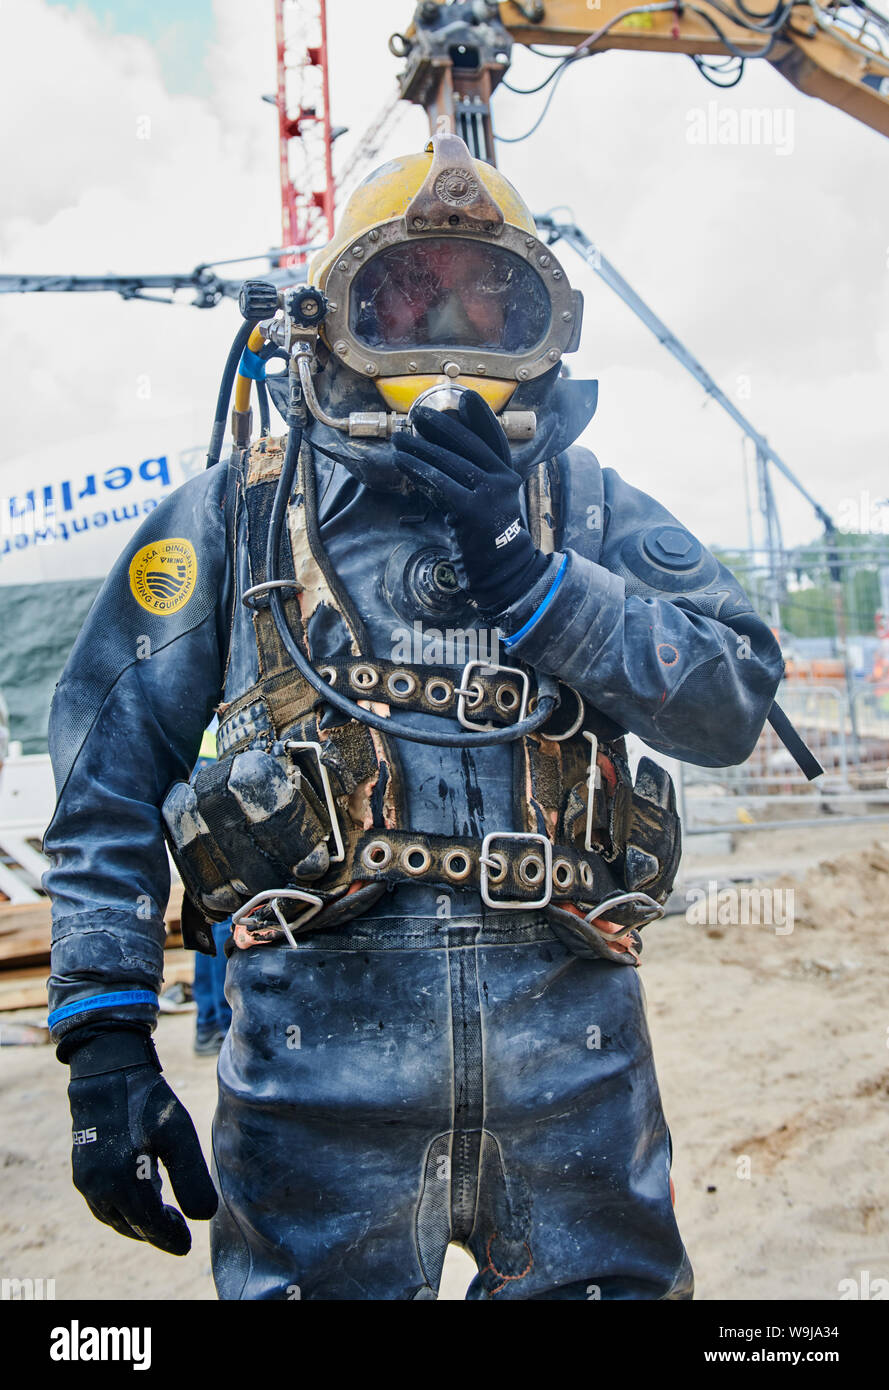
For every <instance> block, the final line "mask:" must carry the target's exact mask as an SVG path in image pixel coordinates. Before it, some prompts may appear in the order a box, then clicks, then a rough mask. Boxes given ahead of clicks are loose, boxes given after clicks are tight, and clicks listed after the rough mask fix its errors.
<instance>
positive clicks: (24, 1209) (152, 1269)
mask: <svg viewBox="0 0 889 1390" xmlns="http://www.w3.org/2000/svg"><path fill="white" fill-rule="evenodd" d="M887 832H889V826H886V825H883V826H870V825H867V826H845V827H843V826H838V827H826V828H825V829H824V830H821V829H818V830H811V829H797V830H777V831H770V832H768V831H764V832H755V833H753V834H745V835H739V836H738V837H737V847H736V850H735V852H734V853H733V854H731V855H729V854H728V853H727V852H726V849H725V846H722V847H719V848H718V849H717V850H713V851H709V852H708V851H706V850H703V849H702V847H701V845H700V842H698V843H697V844H695V842H692V848H691V851H690V853H689V854H688V855H687V856H686V861H685V866H684V891H687V890H688V889H689V888H690V887H691V886H692V885H693V884H697V883H701V884H703V885H706V884H707V883H708V882H709V880H710V879H711V878H713V879H715V881H716V882H717V884H718V885H719V888H723V887H724V886H725V883H726V876H727V875H728V874H731V875H732V876H733V877H734V878H735V880H736V883H737V881H738V880H740V879H744V878H745V877H749V878H750V879H755V878H757V877H758V876H762V877H765V875H767V874H771V873H776V872H779V871H781V870H783V871H784V876H783V877H780V878H778V879H772V886H773V887H777V888H781V889H787V888H793V889H794V893H795V897H794V903H793V906H794V910H795V912H794V920H793V924H792V926H793V929H792V931H789V932H788V931H786V925H787V923H786V922H784V921H783V920H782V922H780V923H779V924H778V925H779V926H781V928H782V929H781V930H780V931H776V930H775V927H774V926H772V927H769V926H768V925H753V924H749V923H748V924H746V925H745V924H744V922H743V921H737V922H734V923H733V922H731V921H724V922H723V923H722V924H720V923H719V922H718V921H711V922H709V923H706V924H700V925H698V924H694V923H690V922H688V921H686V920H685V917H684V916H683V915H677V916H672V917H669V918H667V919H665V920H664V921H663V922H661V923H658V924H656V925H655V926H653V927H651V928H649V929H648V930H647V932H646V938H647V939H646V951H645V965H644V980H645V985H646V991H647V996H648V1005H649V1019H650V1025H651V1030H652V1034H653V1036H654V1043H655V1055H656V1057H657V1061H658V1073H659V1076H660V1081H661V1087H662V1092H663V1097H664V1107H665V1110H666V1113H667V1118H668V1121H669V1123H670V1127H671V1130H672V1132H673V1139H674V1144H675V1162H674V1170H673V1171H674V1178H675V1182H676V1191H677V1214H678V1217H679V1222H680V1226H681V1228H682V1231H683V1234H684V1237H685V1241H686V1244H687V1246H688V1249H689V1253H690V1255H691V1259H692V1262H693V1264H694V1266H695V1270H696V1275H697V1296H698V1297H699V1298H702V1299H723V1298H725V1299H741V1298H753V1299H762V1300H784V1299H790V1300H796V1299H809V1298H828V1299H834V1298H838V1297H839V1296H840V1289H839V1287H838V1286H839V1284H840V1281H841V1280H843V1279H849V1278H851V1279H853V1280H855V1281H858V1280H859V1279H860V1278H861V1276H862V1273H863V1272H864V1271H867V1272H868V1274H869V1276H870V1279H871V1280H873V1279H875V1278H889V1200H887V1198H889V1192H887V1188H889V1179H887V1162H886V1153H887V1147H889V1107H887V1100H889V1051H887V1046H889V1032H887V1029H889V953H887V949H886V940H885V933H886V930H887V926H889V909H887V903H889V839H883V840H881V841H880V842H878V841H877V840H876V839H875V835H880V834H881V835H884V836H885V835H886V834H887ZM819 861H820V862H819ZM740 886H741V887H743V886H744V884H743V883H741V884H740ZM736 902H737V906H738V911H737V913H736V914H735V915H738V916H740V915H741V913H742V911H743V899H742V898H741V897H738V898H737V899H736ZM786 905H787V900H786V899H784V900H782V904H781V906H782V913H781V915H782V917H783V907H784V906H786ZM719 906H720V909H721V913H722V915H723V917H725V916H730V915H732V902H731V900H729V899H722V900H720V904H719ZM29 1017H30V1018H33V1019H37V1018H38V1017H39V1015H37V1014H35V1013H33V1012H32V1013H31V1014H23V1013H18V1014H16V1015H14V1016H11V1015H7V1016H5V1018H3V1017H0V1028H2V1027H3V1025H4V1023H8V1022H10V1021H11V1020H12V1018H14V1019H15V1021H16V1022H18V1023H20V1022H23V1021H24V1020H25V1019H26V1018H29ZM192 1027H193V1020H192V1017H191V1016H190V1015H182V1016H163V1017H162V1018H161V1022H160V1027H159V1037H158V1047H159V1051H160V1054H161V1056H162V1058H163V1059H164V1063H165V1069H166V1074H167V1077H168V1079H169V1081H170V1084H171V1085H172V1086H173V1088H174V1090H175V1091H176V1092H177V1094H178V1095H179V1096H180V1097H181V1099H182V1101H183V1102H184V1104H185V1105H186V1106H187V1107H188V1109H189V1111H190V1112H191V1114H192V1116H193V1117H194V1119H195V1123H196V1124H197V1126H198V1129H199V1131H200V1133H201V1137H202V1139H203V1140H204V1141H205V1143H206V1140H207V1137H208V1134H209V1124H210V1117H211V1114H212V1109H213V1103H214V1091H215V1075H214V1073H215V1066H214V1062H213V1061H212V1060H207V1059H204V1058H197V1057H195V1056H194V1055H193V1054H192V1052H191V1033H192ZM66 1076H67V1072H66V1069H65V1068H63V1067H60V1066H59V1065H58V1063H56V1061H55V1059H54V1057H53V1055H52V1053H51V1050H50V1049H49V1048H47V1047H3V1048H2V1049H0V1112H2V1115H3V1129H2V1137H0V1275H2V1276H5V1277H8V1276H16V1277H20V1278H21V1277H30V1278H43V1279H50V1278H52V1279H54V1280H55V1292H56V1297H58V1298H65V1297H70V1298H82V1297H86V1298H110V1297H124V1298H127V1297H129V1298H134V1299H136V1298H177V1299H203V1298H206V1299H211V1298H213V1297H214V1296H215V1295H214V1290H213V1283H212V1279H211V1277H210V1268H209V1255H208V1244H207V1234H206V1227H202V1226H201V1225H200V1224H196V1225H195V1226H194V1227H193V1229H194V1234H195V1242H194V1248H193V1249H192V1252H191V1254H189V1255H188V1256H187V1257H186V1258H185V1259H182V1260H175V1259H171V1258H170V1257H169V1256H166V1255H162V1254H161V1253H159V1252H158V1251H155V1250H152V1249H151V1248H150V1247H147V1246H143V1245H137V1244H135V1243H131V1242H129V1241H126V1240H123V1239H121V1238H120V1237H119V1236H116V1235H115V1234H114V1233H113V1232H111V1231H110V1230H108V1229H106V1228H105V1227H103V1226H101V1225H99V1224H98V1223H97V1222H95V1221H94V1220H93V1218H92V1217H91V1216H90V1215H89V1213H88V1211H87V1209H86V1207H85V1205H84V1204H83V1202H82V1201H81V1199H80V1197H79V1196H78V1195H77V1194H76V1193H75V1192H74V1190H73V1189H72V1188H71V1186H70V1166H69V1164H70V1161H69V1126H68V1120H67V1111H66V1108H65V1082H66ZM473 1272H474V1266H473V1265H472V1262H471V1261H470V1259H469V1258H468V1256H466V1255H465V1254H464V1253H463V1252H461V1251H458V1250H456V1249H453V1248H452V1250H451V1251H450V1252H449V1255H448V1261H447V1264H446V1270H445V1279H444V1282H443V1286H442V1298H444V1299H458V1298H462V1296H463V1293H464V1290H465V1287H466V1284H467V1283H468V1281H469V1279H470V1278H471V1277H472V1273H473Z"/></svg>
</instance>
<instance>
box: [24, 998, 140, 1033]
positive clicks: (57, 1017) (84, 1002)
mask: <svg viewBox="0 0 889 1390" xmlns="http://www.w3.org/2000/svg"><path fill="white" fill-rule="evenodd" d="M124 1004H157V995H156V994H155V993H154V991H153V990H150V989H121V990H118V991H117V993H116V994H95V995H92V996H91V997H90V998H89V999H75V1000H74V1003H73V1004H64V1005H63V1006H62V1008H61V1009H55V1010H54V1011H53V1012H52V1013H51V1014H50V1016H49V1018H48V1019H47V1020H46V1021H47V1023H48V1025H49V1027H50V1028H55V1026H56V1024H57V1023H61V1022H62V1020H63V1019H66V1018H73V1017H74V1015H75V1014H83V1013H86V1012H87V1010H89V1009H115V1008H117V1006H118V1005H124Z"/></svg>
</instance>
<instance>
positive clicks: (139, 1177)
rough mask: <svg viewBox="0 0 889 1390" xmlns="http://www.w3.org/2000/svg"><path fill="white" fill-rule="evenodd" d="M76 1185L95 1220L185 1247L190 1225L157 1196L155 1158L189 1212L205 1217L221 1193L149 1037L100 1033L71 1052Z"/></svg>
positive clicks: (173, 1251)
mask: <svg viewBox="0 0 889 1390" xmlns="http://www.w3.org/2000/svg"><path fill="white" fill-rule="evenodd" d="M70 1062H71V1082H70V1084H69V1086H68V1100H69V1102H70V1105H71V1118H72V1120H73V1121H74V1134H73V1143H74V1147H73V1151H72V1155H71V1167H72V1170H73V1176H74V1186H75V1187H76V1188H77V1190H78V1192H79V1193H80V1194H81V1196H82V1197H83V1198H84V1199H85V1201H86V1204H87V1206H88V1207H89V1209H90V1211H91V1212H92V1214H93V1216H95V1217H96V1218H97V1220H99V1221H102V1222H104V1223H105V1225H106V1226H111V1227H112V1229H113V1230H115V1231H118V1232H119V1233H120V1235H122V1236H129V1238H130V1239H131V1240H145V1241H147V1242H148V1243H149V1244H150V1245H155V1246H157V1248H158V1249H159V1250H166V1251H167V1253H168V1254H170V1255H187V1254H188V1252H189V1250H190V1249H191V1232H190V1231H189V1229H188V1226H187V1225H186V1224H185V1221H184V1219H183V1217H182V1214H181V1213H180V1212H178V1211H177V1210H176V1208H175V1207H170V1206H165V1205H164V1202H163V1199H162V1197H161V1180H160V1176H159V1174H158V1166H157V1165H158V1159H160V1161H161V1162H162V1163H163V1165H164V1167H165V1168H166V1170H167V1172H168V1173H169V1175H170V1181H171V1183H172V1184H173V1191H174V1193H175V1194H176V1199H177V1201H178V1202H179V1205H180V1206H181V1208H182V1211H183V1212H184V1213H185V1215H186V1216H189V1217H191V1218H192V1219H193V1220H196V1221H209V1219H210V1217H211V1216H212V1215H213V1214H214V1212H215V1211H216V1207H217V1204H218V1199H217V1196H216V1189H215V1187H214V1186H213V1180H212V1178H211V1177H210V1174H209V1172H208V1170H207V1165H206V1163H205V1162H204V1155H203V1153H202V1152H201V1145H200V1141H199V1139H198V1136H197V1133H196V1132H195V1127H194V1125H193V1124H192V1121H191V1117H190V1115H189V1114H188V1111H187V1110H186V1109H185V1106H184V1105H183V1104H182V1103H181V1101H179V1100H178V1099H177V1098H176V1096H175V1095H174V1094H173V1092H172V1091H171V1090H170V1087H169V1086H168V1085H167V1083H166V1081H165V1080H164V1078H163V1076H162V1075H161V1071H160V1063H159V1062H158V1059H157V1053H156V1052H155V1050H154V1047H153V1045H152V1043H151V1041H150V1039H149V1038H146V1037H144V1036H143V1035H142V1034H140V1033H136V1032H133V1031H131V1030H124V1029H116V1030H114V1031H111V1032H107V1033H102V1034H100V1035H99V1037H96V1038H93V1039H91V1040H90V1041H89V1042H86V1043H84V1045H83V1046H82V1047H80V1048H77V1049H76V1050H75V1051H74V1052H73V1053H71V1055H70Z"/></svg>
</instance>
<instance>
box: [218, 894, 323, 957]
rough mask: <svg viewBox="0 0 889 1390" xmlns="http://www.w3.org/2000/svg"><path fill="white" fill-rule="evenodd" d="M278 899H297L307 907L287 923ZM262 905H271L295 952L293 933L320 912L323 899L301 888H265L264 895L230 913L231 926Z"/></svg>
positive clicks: (258, 895)
mask: <svg viewBox="0 0 889 1390" xmlns="http://www.w3.org/2000/svg"><path fill="white" fill-rule="evenodd" d="M280 898H297V899H299V901H300V902H304V903H308V904H309V907H308V908H307V910H306V911H305V912H304V913H302V915H301V916H300V917H297V919H296V921H295V922H287V921H285V920H284V914H283V912H282V911H281V909H280V907H279V906H278V900H279V899H280ZM264 903H271V905H272V911H273V912H274V914H275V916H276V917H277V919H278V922H279V924H280V926H281V930H282V931H283V933H284V935H285V936H286V937H287V940H288V941H289V942H290V944H291V946H292V947H293V949H294V950H296V941H295V939H294V936H293V933H294V931H295V930H298V929H299V928H300V927H302V926H305V924H306V922H308V921H310V920H311V918H312V917H314V916H315V914H316V913H318V912H320V911H321V909H322V907H323V906H324V899H323V898H319V897H318V894H317V893H306V892H304V891H303V889H302V888H267V889H266V890H265V892H264V893H257V894H256V895H255V897H252V898H251V899H250V901H249V902H246V903H245V904H244V906H243V907H239V908H238V910H237V912H233V913H232V926H233V927H236V926H237V925H238V923H239V922H243V921H245V920H246V918H248V917H250V916H252V914H253V913H254V912H255V911H256V910H257V908H259V907H262V906H263V904H264Z"/></svg>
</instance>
